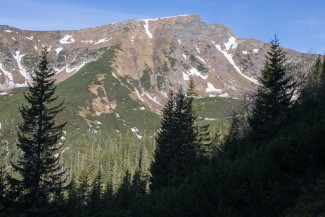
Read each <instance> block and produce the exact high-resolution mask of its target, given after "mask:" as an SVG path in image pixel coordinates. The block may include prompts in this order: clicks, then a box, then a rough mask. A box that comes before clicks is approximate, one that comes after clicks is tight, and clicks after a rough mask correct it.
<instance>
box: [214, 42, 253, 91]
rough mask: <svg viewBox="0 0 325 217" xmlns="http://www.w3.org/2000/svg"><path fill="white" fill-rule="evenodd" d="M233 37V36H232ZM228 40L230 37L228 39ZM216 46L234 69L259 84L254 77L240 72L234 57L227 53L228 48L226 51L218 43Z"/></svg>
mask: <svg viewBox="0 0 325 217" xmlns="http://www.w3.org/2000/svg"><path fill="white" fill-rule="evenodd" d="M232 38H233V37H232ZM229 40H230V39H229ZM216 48H217V49H218V50H219V51H220V52H221V53H222V54H223V55H224V56H225V57H226V58H227V60H228V61H229V63H230V64H231V65H233V67H234V68H235V70H236V71H237V72H238V73H239V74H240V75H241V76H243V77H244V78H246V79H248V80H250V81H251V82H253V83H254V84H257V85H259V82H258V81H257V80H256V79H254V78H250V77H248V76H247V75H244V74H243V73H242V72H241V70H240V68H239V67H238V66H237V65H236V64H235V61H234V59H233V58H232V54H228V50H226V51H224V50H222V49H221V46H220V45H218V44H216Z"/></svg>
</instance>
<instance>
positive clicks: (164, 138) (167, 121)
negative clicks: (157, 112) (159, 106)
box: [150, 91, 176, 189]
mask: <svg viewBox="0 0 325 217" xmlns="http://www.w3.org/2000/svg"><path fill="white" fill-rule="evenodd" d="M174 98H175V97H174V93H173V92H172V91H170V92H169V95H168V101H167V103H166V104H165V106H164V108H163V110H162V112H163V117H162V120H161V125H160V128H159V130H158V132H157V137H156V149H155V153H154V162H153V163H152V165H151V168H150V171H151V186H150V188H151V189H160V188H161V187H162V186H165V185H167V183H168V180H169V179H170V178H171V177H170V176H171V170H172V168H171V164H170V161H171V158H172V156H173V152H172V145H173V144H172V140H173V138H174V137H175V136H176V134H175V130H174V128H176V124H175V120H174V106H175V105H174Z"/></svg>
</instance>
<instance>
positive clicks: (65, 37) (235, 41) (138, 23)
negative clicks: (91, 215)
mask: <svg viewBox="0 0 325 217" xmlns="http://www.w3.org/2000/svg"><path fill="white" fill-rule="evenodd" d="M0 38H1V42H0V91H2V94H5V92H6V91H8V90H9V89H11V88H14V87H21V86H26V85H27V83H28V81H29V80H30V73H31V72H32V71H33V68H34V67H35V66H36V64H37V58H38V55H39V53H40V50H41V49H42V47H43V46H47V47H48V49H49V51H50V54H49V57H50V59H51V61H52V62H53V69H54V70H55V71H56V79H57V81H58V82H60V81H63V80H65V79H66V78H68V77H70V76H71V75H73V74H74V73H76V72H77V71H78V70H80V69H81V68H82V67H84V66H85V65H86V64H87V63H89V62H92V61H95V60H96V59H98V58H99V57H101V55H102V54H103V53H104V52H105V50H106V49H107V48H109V47H112V46H114V45H116V44H119V49H118V52H117V53H116V57H115V59H114V61H113V62H112V63H111V66H112V67H113V71H112V73H113V76H114V77H116V78H117V79H119V80H120V81H121V80H122V79H123V80H126V81H127V82H128V83H129V84H130V85H132V86H133V87H134V89H133V90H132V92H133V95H134V97H135V98H137V100H140V101H142V102H144V103H146V104H148V105H150V107H151V108H153V109H155V108H159V107H161V104H162V103H163V101H164V98H165V97H166V94H167V92H168V90H169V89H170V88H178V87H179V86H180V85H183V86H184V87H186V84H187V81H188V80H189V77H190V76H192V77H193V78H194V80H195V82H196V86H197V88H198V90H199V93H200V95H201V96H221V97H228V96H231V97H239V96H240V95H241V94H242V92H243V91H245V90H252V89H254V88H255V87H256V86H257V85H258V81H257V78H258V76H259V73H260V70H261V68H262V66H263V62H264V56H265V54H266V52H267V50H268V44H265V43H263V42H260V41H257V40H254V39H239V38H237V37H236V36H235V35H234V34H233V33H232V32H231V31H230V30H229V29H228V28H227V27H225V26H223V25H219V24H212V25H208V24H206V23H204V22H203V21H202V20H201V19H200V18H199V17H198V16H195V15H184V16H176V17H168V18H159V19H146V20H130V21H126V22H120V23H114V24H109V25H105V26H100V27H95V28H88V29H81V30H75V31H48V32H40V31H25V30H19V29H16V28H13V27H9V26H0ZM287 53H288V57H289V59H288V60H289V62H301V61H306V59H308V58H309V57H310V55H306V54H302V53H298V52H295V51H292V50H287ZM90 73H91V72H90Z"/></svg>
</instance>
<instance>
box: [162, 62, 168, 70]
mask: <svg viewBox="0 0 325 217" xmlns="http://www.w3.org/2000/svg"><path fill="white" fill-rule="evenodd" d="M162 70H163V72H168V71H169V68H168V65H167V62H166V61H165V62H164V65H163V67H162Z"/></svg>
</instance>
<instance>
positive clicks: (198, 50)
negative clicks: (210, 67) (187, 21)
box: [195, 45, 201, 53]
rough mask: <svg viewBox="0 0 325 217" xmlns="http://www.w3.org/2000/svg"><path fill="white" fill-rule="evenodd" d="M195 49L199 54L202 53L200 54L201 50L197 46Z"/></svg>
mask: <svg viewBox="0 0 325 217" xmlns="http://www.w3.org/2000/svg"><path fill="white" fill-rule="evenodd" d="M195 48H196V50H197V52H198V53H201V52H200V49H199V48H198V47H197V45H195Z"/></svg>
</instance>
